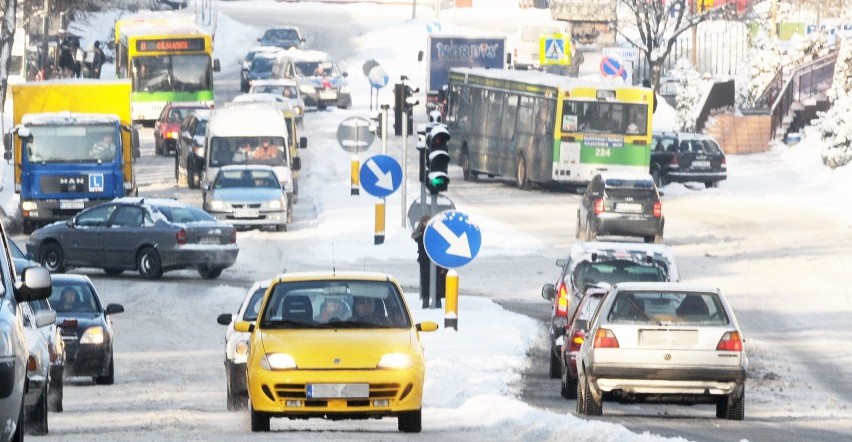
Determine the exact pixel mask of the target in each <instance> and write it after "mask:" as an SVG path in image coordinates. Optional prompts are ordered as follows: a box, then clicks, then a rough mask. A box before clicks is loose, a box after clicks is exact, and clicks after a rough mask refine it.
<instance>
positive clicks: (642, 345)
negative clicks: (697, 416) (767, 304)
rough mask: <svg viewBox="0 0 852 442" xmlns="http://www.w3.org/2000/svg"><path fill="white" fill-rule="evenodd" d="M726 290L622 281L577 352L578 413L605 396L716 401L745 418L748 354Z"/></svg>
mask: <svg viewBox="0 0 852 442" xmlns="http://www.w3.org/2000/svg"><path fill="white" fill-rule="evenodd" d="M744 342H745V341H744V339H743V338H742V332H741V331H740V327H739V325H738V324H737V320H736V318H735V317H734V312H733V310H731V307H730V305H728V302H727V301H726V300H725V297H724V296H722V293H721V292H720V291H719V290H718V289H716V288H711V287H701V286H692V285H685V284H679V283H653V282H635V283H622V284H616V285H615V286H614V287H613V288H612V290H610V291H609V292H608V293H607V294H606V295H605V296H604V298H603V300H601V303H600V305H599V306H598V309H597V311H596V312H595V314H594V316H593V317H592V320H591V321H590V322H589V326H588V329H587V331H586V339H585V341H584V342H583V344H582V346H581V347H580V352H579V355H578V356H577V374H578V382H577V412H578V413H580V414H585V415H590V416H597V415H600V414H601V413H602V403H603V399H604V398H607V399H615V400H624V401H631V402H632V401H639V402H642V401H648V402H652V401H653V402H661V403H686V404H696V403H709V404H715V405H716V417H718V418H721V419H732V420H742V419H743V417H744V416H745V379H746V371H747V368H748V358H747V357H746V354H745V347H744Z"/></svg>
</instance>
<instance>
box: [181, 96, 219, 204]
mask: <svg viewBox="0 0 852 442" xmlns="http://www.w3.org/2000/svg"><path fill="white" fill-rule="evenodd" d="M210 112H211V111H210V110H208V109H197V110H196V111H195V112H193V113H191V114H189V115H187V117H186V118H184V119H183V122H181V124H180V130H179V131H178V132H179V136H178V143H177V151H176V152H175V179H176V180H177V183H178V186H181V185H184V184H185V185H187V186H189V188H190V189H198V188H199V187H200V186H201V174H202V172H203V171H204V137H205V136H206V135H207V120H209V119H210Z"/></svg>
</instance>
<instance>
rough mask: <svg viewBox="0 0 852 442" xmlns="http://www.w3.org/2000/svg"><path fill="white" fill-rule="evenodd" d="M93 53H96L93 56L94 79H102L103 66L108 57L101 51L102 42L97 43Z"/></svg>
mask: <svg viewBox="0 0 852 442" xmlns="http://www.w3.org/2000/svg"><path fill="white" fill-rule="evenodd" d="M92 52H94V54H92V78H101V66H103V65H104V62H105V61H106V55H104V51H103V50H102V49H101V42H99V41H96V42H95V48H94V50H93V51H92Z"/></svg>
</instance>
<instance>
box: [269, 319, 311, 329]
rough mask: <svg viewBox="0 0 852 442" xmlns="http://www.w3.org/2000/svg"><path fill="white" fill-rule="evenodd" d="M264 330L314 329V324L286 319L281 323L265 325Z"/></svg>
mask: <svg viewBox="0 0 852 442" xmlns="http://www.w3.org/2000/svg"><path fill="white" fill-rule="evenodd" d="M263 327H264V328H313V327H314V324H311V323H308V322H302V321H294V320H292V319H284V320H280V321H268V322H266V323H264V324H263Z"/></svg>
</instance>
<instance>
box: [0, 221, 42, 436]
mask: <svg viewBox="0 0 852 442" xmlns="http://www.w3.org/2000/svg"><path fill="white" fill-rule="evenodd" d="M9 242H10V241H9V239H8V238H7V237H6V232H5V229H4V228H3V224H2V223H0V288H2V290H0V342H2V344H0V345H2V352H0V422H2V423H3V424H2V425H0V440H16V441H19V440H23V437H24V436H23V432H24V394H25V393H26V389H27V383H28V379H27V359H28V356H29V349H28V348H27V340H26V337H25V335H24V326H23V321H22V319H21V312H22V310H23V309H24V307H23V306H22V303H25V302H31V301H35V300H38V299H45V298H47V297H48V296H49V295H50V275H48V273H47V270H45V269H43V268H40V267H29V268H25V269H24V270H23V271H22V272H21V273H20V275H18V274H16V272H15V270H14V265H13V263H12V262H11V261H12V258H11V253H10V250H9V249H10V246H9Z"/></svg>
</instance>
